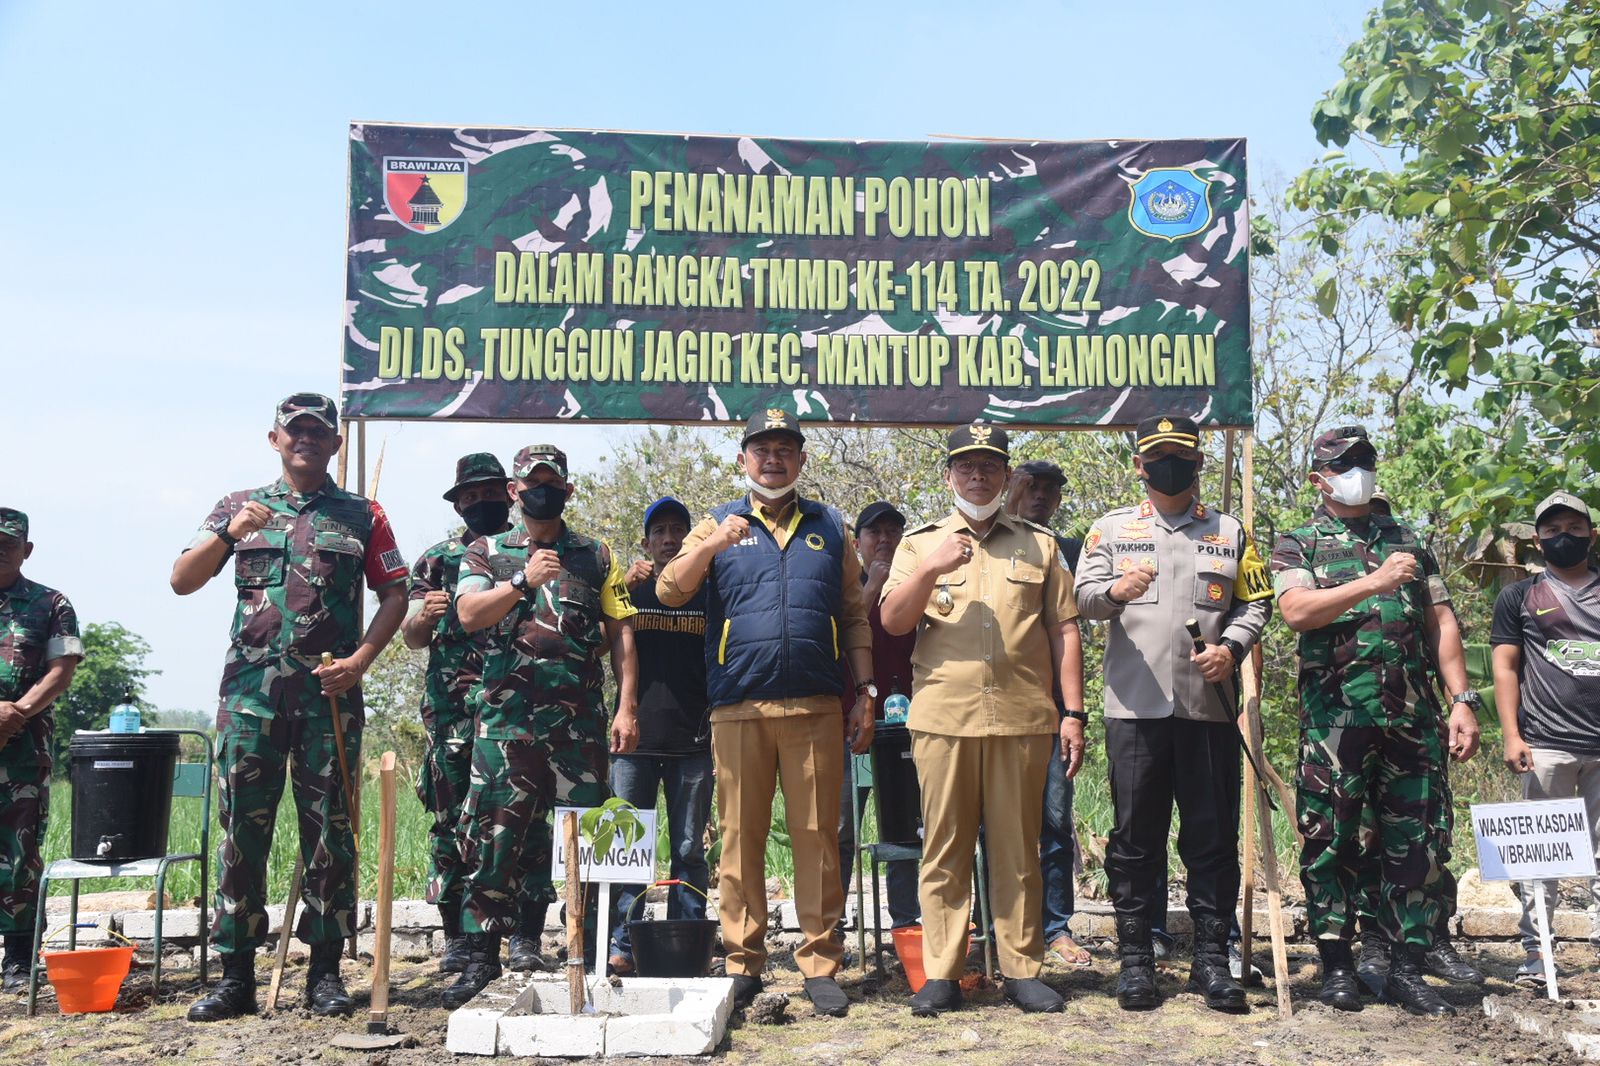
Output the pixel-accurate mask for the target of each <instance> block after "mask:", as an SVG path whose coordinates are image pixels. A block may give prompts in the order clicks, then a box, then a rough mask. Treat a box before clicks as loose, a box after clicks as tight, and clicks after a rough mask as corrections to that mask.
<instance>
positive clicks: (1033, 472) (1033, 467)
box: [1017, 459, 1067, 485]
mask: <svg viewBox="0 0 1600 1066" xmlns="http://www.w3.org/2000/svg"><path fill="white" fill-rule="evenodd" d="M1017 473H1019V474H1027V475H1028V476H1029V477H1031V478H1037V479H1039V480H1040V481H1051V482H1054V483H1055V484H1057V485H1065V484H1066V483H1067V475H1065V474H1063V473H1062V472H1061V468H1060V467H1059V466H1057V465H1056V464H1055V463H1052V462H1051V461H1050V460H1048V459H1029V460H1028V461H1027V462H1025V463H1023V464H1022V465H1021V466H1019V467H1017Z"/></svg>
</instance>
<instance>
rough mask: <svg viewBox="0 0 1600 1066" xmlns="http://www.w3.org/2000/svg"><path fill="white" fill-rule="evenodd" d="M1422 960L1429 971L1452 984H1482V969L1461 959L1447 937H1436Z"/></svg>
mask: <svg viewBox="0 0 1600 1066" xmlns="http://www.w3.org/2000/svg"><path fill="white" fill-rule="evenodd" d="M1422 961H1423V965H1424V966H1425V967H1426V968H1427V971H1428V972H1429V973H1431V974H1433V976H1435V977H1442V978H1444V979H1445V980H1446V981H1449V982H1450V983H1451V984H1453V985H1481V984H1483V971H1482V970H1480V969H1478V968H1477V967H1476V966H1474V965H1472V963H1470V962H1468V961H1467V960H1466V959H1463V958H1462V957H1461V954H1460V953H1459V952H1457V951H1456V947H1455V945H1454V944H1452V943H1450V940H1449V938H1448V937H1438V938H1436V939H1435V940H1434V942H1433V949H1432V950H1431V951H1429V952H1428V953H1427V954H1426V955H1424V956H1423V960H1422Z"/></svg>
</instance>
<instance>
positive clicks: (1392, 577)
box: [1372, 552, 1422, 592]
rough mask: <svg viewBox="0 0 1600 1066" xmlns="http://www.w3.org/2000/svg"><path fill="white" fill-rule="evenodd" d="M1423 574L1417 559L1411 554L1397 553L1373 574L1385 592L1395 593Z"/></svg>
mask: <svg viewBox="0 0 1600 1066" xmlns="http://www.w3.org/2000/svg"><path fill="white" fill-rule="evenodd" d="M1421 572H1422V566H1421V564H1420V563H1418V562H1417V557H1416V556H1415V555H1412V554H1411V553H1410V552H1395V553H1394V554H1393V555H1391V556H1389V558H1387V559H1385V560H1384V561H1383V565H1382V566H1380V567H1378V569H1376V570H1374V571H1373V572H1372V577H1373V579H1374V580H1375V581H1377V583H1378V588H1379V589H1380V590H1381V591H1383V592H1393V591H1394V590H1395V589H1397V588H1399V587H1400V586H1401V585H1404V584H1405V583H1406V582H1408V581H1415V580H1416V579H1417V575H1418V574H1419V573H1421Z"/></svg>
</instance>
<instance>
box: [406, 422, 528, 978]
mask: <svg viewBox="0 0 1600 1066" xmlns="http://www.w3.org/2000/svg"><path fill="white" fill-rule="evenodd" d="M507 484H509V479H508V478H507V477H506V472H505V468H504V467H502V466H501V465H500V460H498V459H496V458H495V457H494V456H493V455H490V454H489V453H488V452H474V453H473V454H471V455H464V456H462V457H461V458H460V459H459V460H458V461H457V462H456V480H455V484H453V485H452V486H451V487H450V488H449V490H448V491H446V492H445V494H444V498H445V499H446V500H448V501H449V502H450V503H451V504H452V505H454V507H455V510H456V514H457V515H459V516H461V519H462V521H464V522H465V523H466V529H465V530H464V531H463V532H462V534H461V535H460V536H453V537H448V538H446V539H445V540H442V541H440V542H439V543H438V544H435V545H434V546H433V547H431V548H429V549H428V550H427V551H425V552H423V553H422V555H421V556H419V557H418V559H417V562H416V565H414V566H413V567H412V568H411V591H410V593H409V596H408V598H409V600H410V608H409V609H408V611H407V613H406V620H405V622H404V623H402V624H401V626H400V635H401V636H402V637H404V638H405V642H406V646H407V647H408V648H412V649H414V650H421V649H423V648H426V649H428V673H427V681H426V684H425V686H424V689H423V694H422V725H423V729H424V730H425V731H426V733H427V737H428V748H427V755H426V757H425V759H424V768H423V772H422V773H421V774H419V775H418V776H417V796H418V798H419V799H421V800H422V807H423V809H424V810H426V811H428V812H429V813H430V814H431V815H432V816H433V821H432V824H431V825H430V826H429V830H428V833H429V866H430V868H431V869H430V876H429V878H428V902H430V903H435V904H437V905H438V907H439V914H440V917H441V918H442V919H443V920H444V930H445V950H444V955H443V957H442V958H440V960H439V972H440V973H460V972H462V971H463V970H465V969H466V968H467V941H466V938H465V937H464V936H462V934H461V876H462V875H461V844H462V840H461V836H460V833H459V831H458V830H459V828H460V823H461V805H462V804H463V803H464V802H465V801H466V798H467V786H468V783H469V781H470V780H471V776H472V738H473V735H474V733H475V732H476V726H477V721H476V716H475V714H474V711H473V708H472V699H473V698H475V697H474V696H473V692H474V690H475V689H476V688H477V687H478V683H479V681H480V679H481V678H482V676H483V646H484V643H485V639H486V634H483V633H475V634H473V633H468V632H467V631H466V630H464V629H462V628H461V621H460V619H458V618H457V617H456V613H455V608H454V606H453V604H452V602H451V601H452V600H454V598H455V594H456V579H457V577H458V576H459V575H460V571H461V559H462V557H463V556H465V555H466V554H467V548H468V546H469V545H471V544H472V543H473V542H475V541H476V540H478V539H479V538H480V537H486V536H490V535H492V534H495V533H504V532H506V531H508V530H509V529H510V528H511V527H510V525H509V524H508V523H507V517H508V516H509V515H510V512H511V505H510V503H509V502H508V501H507V499H506V485H507ZM530 847H531V848H532V849H533V851H534V853H535V854H544V855H545V856H546V859H545V862H544V864H543V865H542V866H540V865H536V866H535V867H534V868H533V871H532V875H531V876H530V877H529V878H528V880H527V882H526V883H525V884H524V886H523V897H522V900H521V917H520V920H519V922H518V926H517V932H516V933H514V934H513V935H512V937H511V944H510V958H509V960H508V962H509V964H510V966H511V968H512V969H513V970H533V969H546V968H547V964H546V963H545V961H544V960H543V959H542V958H541V957H540V956H539V936H540V932H541V930H542V929H543V928H544V915H545V910H546V909H547V908H548V907H549V905H550V903H551V901H552V900H554V899H555V889H554V887H553V886H552V885H551V883H550V872H549V859H548V855H549V852H550V831H549V827H548V825H547V823H544V822H539V823H537V824H536V825H534V827H533V837H532V840H531V842H530Z"/></svg>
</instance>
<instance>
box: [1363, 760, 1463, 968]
mask: <svg viewBox="0 0 1600 1066" xmlns="http://www.w3.org/2000/svg"><path fill="white" fill-rule="evenodd" d="M1433 787H1434V789H1435V795H1436V797H1437V799H1438V802H1437V803H1436V805H1435V808H1434V809H1435V813H1436V817H1435V818H1434V822H1435V824H1434V826H1433V834H1434V846H1435V849H1436V851H1435V856H1436V861H1437V862H1438V864H1439V879H1438V880H1437V881H1434V882H1432V883H1430V884H1428V885H1425V886H1423V890H1424V891H1426V892H1427V893H1428V894H1429V895H1430V896H1432V897H1434V899H1435V900H1436V901H1437V902H1438V905H1439V912H1438V924H1437V925H1435V926H1434V929H1433V939H1434V941H1435V942H1438V941H1440V940H1443V939H1447V938H1448V937H1449V935H1450V919H1451V918H1453V917H1455V913H1456V876H1455V874H1453V873H1451V872H1450V848H1451V838H1452V837H1453V836H1454V834H1455V827H1456V809H1455V796H1454V795H1453V794H1452V793H1451V791H1450V769H1449V761H1448V760H1446V759H1444V758H1443V757H1442V756H1441V759H1440V762H1439V764H1438V766H1437V767H1436V768H1435V772H1434V781H1433ZM1377 840H1378V822H1377V815H1376V813H1375V812H1374V810H1373V808H1372V807H1371V805H1368V806H1367V807H1366V808H1365V809H1364V810H1363V812H1362V821H1361V841H1362V843H1361V850H1362V853H1363V856H1364V858H1363V861H1362V864H1361V875H1360V878H1359V882H1358V889H1357V891H1358V892H1359V894H1360V895H1359V902H1358V903H1357V905H1356V913H1357V914H1358V916H1359V917H1360V919H1361V931H1362V934H1363V935H1365V934H1367V933H1369V932H1371V933H1381V932H1382V929H1383V926H1382V923H1381V922H1380V921H1379V920H1378V913H1379V909H1380V908H1379V905H1378V901H1379V894H1378V886H1379V880H1380V878H1379V874H1378V870H1379V852H1378V847H1377Z"/></svg>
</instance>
